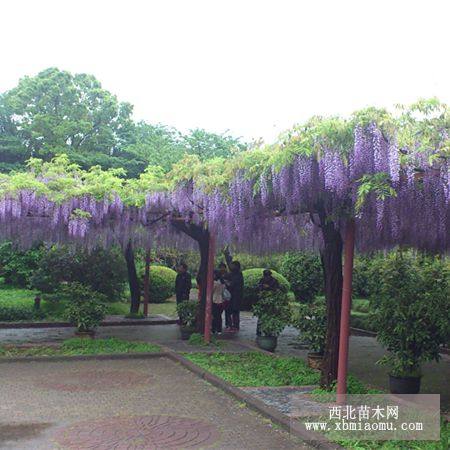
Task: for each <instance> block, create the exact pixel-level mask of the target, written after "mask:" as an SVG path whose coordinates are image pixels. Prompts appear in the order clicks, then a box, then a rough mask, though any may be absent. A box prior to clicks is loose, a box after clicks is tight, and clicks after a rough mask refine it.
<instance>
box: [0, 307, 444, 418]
mask: <svg viewBox="0 0 450 450" xmlns="http://www.w3.org/2000/svg"><path fill="white" fill-rule="evenodd" d="M73 332H74V330H73V329H72V328H49V329H27V330H25V329H22V330H0V345H1V344H2V343H15V342H46V341H58V340H62V339H67V338H69V337H73ZM255 333H256V321H255V319H254V318H253V317H252V316H251V315H250V314H249V313H243V314H242V327H241V331H240V333H239V336H235V337H233V340H240V339H244V340H250V341H254V339H255ZM297 335H298V332H297V331H296V330H295V329H294V328H291V327H288V328H287V329H286V330H285V331H284V333H283V334H282V335H281V336H280V338H279V345H278V349H277V353H280V354H289V355H295V356H300V357H303V358H306V354H307V353H308V351H307V349H304V348H301V347H299V346H298V343H297V339H296V338H297ZM98 336H99V337H118V338H122V339H129V340H144V341H151V342H156V343H158V342H159V343H163V344H165V345H168V346H171V347H172V348H174V349H177V348H176V347H177V346H178V345H183V344H179V343H178V344H177V342H179V331H178V327H177V326H176V325H152V326H139V327H132V326H120V327H101V328H99V329H98ZM230 349H231V350H232V348H231V347H230ZM186 350H189V348H188V347H186V346H185V345H183V351H186ZM197 350H198V349H197ZM384 353H385V352H384V349H383V348H382V347H381V345H379V344H378V342H377V340H376V339H375V338H373V337H366V336H351V338H350V353H349V355H350V356H349V371H350V373H352V374H354V375H355V376H357V377H358V378H360V379H361V380H363V381H364V382H365V383H367V384H369V385H371V386H373V387H378V388H382V389H388V376H387V372H388V369H387V368H386V367H384V366H379V365H377V364H376V361H377V360H378V359H380V358H381V356H382V355H383V354H384ZM423 372H424V376H423V379H422V389H421V392H422V393H430V394H431V393H433V394H434V393H440V394H441V404H442V406H443V408H444V410H446V411H448V410H450V383H449V380H450V356H448V355H443V356H442V360H441V362H440V363H435V362H432V363H427V364H425V365H424V370H423Z"/></svg>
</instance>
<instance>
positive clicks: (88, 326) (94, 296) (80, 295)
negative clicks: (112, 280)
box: [62, 283, 106, 337]
mask: <svg viewBox="0 0 450 450" xmlns="http://www.w3.org/2000/svg"><path fill="white" fill-rule="evenodd" d="M62 296H63V297H64V298H67V300H68V302H67V308H66V311H65V316H66V318H67V319H68V320H69V321H70V323H72V324H73V325H74V326H76V327H77V331H76V333H75V334H76V335H77V336H79V337H93V335H94V333H95V331H94V330H95V328H96V327H97V326H98V325H99V324H100V322H101V321H102V320H103V318H104V317H105V313H106V306H105V304H104V302H105V300H106V297H105V296H104V295H103V294H100V293H98V292H95V291H93V290H91V289H90V288H88V287H86V286H84V285H82V284H81V283H70V284H68V285H67V286H65V287H64V288H63V290H62Z"/></svg>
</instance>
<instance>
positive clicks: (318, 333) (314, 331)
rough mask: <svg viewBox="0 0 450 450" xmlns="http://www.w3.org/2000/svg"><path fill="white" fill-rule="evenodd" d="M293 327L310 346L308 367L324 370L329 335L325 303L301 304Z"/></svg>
mask: <svg viewBox="0 0 450 450" xmlns="http://www.w3.org/2000/svg"><path fill="white" fill-rule="evenodd" d="M293 325H294V326H295V328H297V330H299V332H300V337H301V339H302V341H303V342H305V343H306V344H307V345H308V348H309V350H310V352H309V353H308V365H309V367H311V368H313V369H319V370H320V369H321V368H322V360H323V352H324V349H325V340H326V335H327V314H326V305H325V301H324V300H322V299H319V300H316V301H314V302H313V303H309V304H300V305H299V311H298V316H297V317H296V318H295V319H294V321H293Z"/></svg>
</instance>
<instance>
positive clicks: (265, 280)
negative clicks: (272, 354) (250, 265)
mask: <svg viewBox="0 0 450 450" xmlns="http://www.w3.org/2000/svg"><path fill="white" fill-rule="evenodd" d="M278 289H280V283H278V280H276V279H275V278H274V277H273V275H272V272H271V271H270V270H269V269H266V270H264V272H263V276H262V278H261V279H260V280H259V283H258V292H259V293H261V292H267V291H272V292H275V291H278ZM256 335H257V336H261V324H260V322H259V320H258V323H257V324H256Z"/></svg>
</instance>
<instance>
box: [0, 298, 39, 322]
mask: <svg viewBox="0 0 450 450" xmlns="http://www.w3.org/2000/svg"><path fill="white" fill-rule="evenodd" d="M41 318H42V313H41V312H40V311H36V310H35V309H34V307H33V305H32V304H28V305H25V304H23V303H18V304H13V303H3V302H2V303H0V322H16V321H19V320H30V321H31V320H37V319H41Z"/></svg>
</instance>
